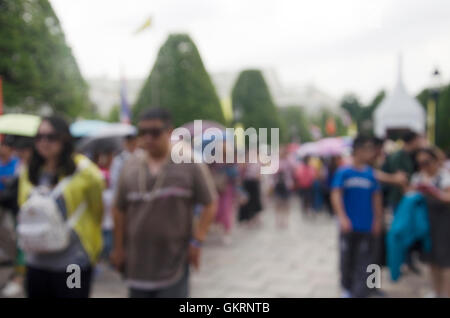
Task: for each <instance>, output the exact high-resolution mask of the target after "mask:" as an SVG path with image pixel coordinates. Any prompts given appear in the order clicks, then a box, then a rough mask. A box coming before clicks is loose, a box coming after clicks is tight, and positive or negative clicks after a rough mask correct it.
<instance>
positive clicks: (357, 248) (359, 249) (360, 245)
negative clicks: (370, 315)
mask: <svg viewBox="0 0 450 318" xmlns="http://www.w3.org/2000/svg"><path fill="white" fill-rule="evenodd" d="M339 249H340V269H341V285H342V288H344V289H346V290H347V291H349V292H350V293H351V295H352V297H367V296H368V295H369V294H370V291H371V290H370V289H369V288H368V287H367V278H368V275H370V273H367V267H368V266H369V265H370V264H373V263H374V261H375V259H374V237H373V235H372V234H371V233H357V232H350V233H341V234H340V240H339Z"/></svg>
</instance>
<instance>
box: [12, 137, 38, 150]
mask: <svg viewBox="0 0 450 318" xmlns="http://www.w3.org/2000/svg"><path fill="white" fill-rule="evenodd" d="M33 145H34V143H33V138H31V137H17V139H16V140H15V142H14V148H15V149H17V150H24V149H33Z"/></svg>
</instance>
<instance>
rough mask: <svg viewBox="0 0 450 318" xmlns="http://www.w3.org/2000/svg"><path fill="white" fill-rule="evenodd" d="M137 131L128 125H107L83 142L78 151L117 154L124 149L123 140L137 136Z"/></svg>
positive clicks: (78, 146)
mask: <svg viewBox="0 0 450 318" xmlns="http://www.w3.org/2000/svg"><path fill="white" fill-rule="evenodd" d="M136 133H137V130H136V128H135V127H134V126H132V125H128V124H120V123H115V124H107V125H105V126H104V127H103V128H100V129H98V130H97V131H95V132H93V133H91V135H90V136H89V137H86V138H84V139H83V140H81V141H80V142H79V143H78V145H77V150H78V151H80V152H83V153H101V152H117V151H120V150H121V149H122V140H123V138H124V137H126V136H129V135H136Z"/></svg>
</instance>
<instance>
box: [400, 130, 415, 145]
mask: <svg viewBox="0 0 450 318" xmlns="http://www.w3.org/2000/svg"><path fill="white" fill-rule="evenodd" d="M417 137H419V135H418V134H417V133H416V132H414V131H407V132H405V133H404V134H403V136H402V138H401V139H402V140H403V142H405V143H406V144H409V143H410V142H411V141H414V139H416V138H417Z"/></svg>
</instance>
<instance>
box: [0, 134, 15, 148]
mask: <svg viewBox="0 0 450 318" xmlns="http://www.w3.org/2000/svg"><path fill="white" fill-rule="evenodd" d="M15 140H16V138H14V136H12V135H5V136H4V137H3V145H5V146H7V147H11V148H12V147H13V146H14V142H15Z"/></svg>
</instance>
